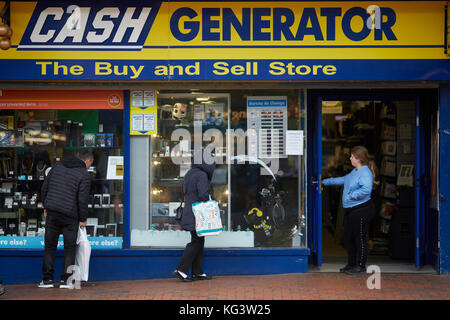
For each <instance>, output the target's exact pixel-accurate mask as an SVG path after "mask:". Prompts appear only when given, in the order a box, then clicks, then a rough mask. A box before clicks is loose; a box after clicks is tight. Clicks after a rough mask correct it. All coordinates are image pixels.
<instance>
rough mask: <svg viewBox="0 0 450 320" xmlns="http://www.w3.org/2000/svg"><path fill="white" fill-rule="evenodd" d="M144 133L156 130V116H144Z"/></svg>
mask: <svg viewBox="0 0 450 320" xmlns="http://www.w3.org/2000/svg"><path fill="white" fill-rule="evenodd" d="M143 116H144V131H153V130H155V115H154V114H144V115H143Z"/></svg>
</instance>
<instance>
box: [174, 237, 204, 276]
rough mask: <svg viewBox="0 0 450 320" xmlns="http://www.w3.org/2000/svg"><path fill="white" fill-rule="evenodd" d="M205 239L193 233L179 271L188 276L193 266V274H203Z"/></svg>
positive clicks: (178, 268)
mask: <svg viewBox="0 0 450 320" xmlns="http://www.w3.org/2000/svg"><path fill="white" fill-rule="evenodd" d="M204 247H205V237H199V236H198V235H197V233H196V232H195V231H191V242H190V243H188V244H187V245H186V248H185V249H184V252H183V256H182V257H181V260H180V264H179V265H178V267H177V270H179V271H181V272H183V273H185V274H188V273H189V269H190V268H191V266H192V274H193V275H200V274H203V249H204Z"/></svg>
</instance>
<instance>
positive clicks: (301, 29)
mask: <svg viewBox="0 0 450 320" xmlns="http://www.w3.org/2000/svg"><path fill="white" fill-rule="evenodd" d="M308 21H311V27H310V28H308ZM305 35H313V36H314V38H315V40H323V34H322V30H321V29H320V24H319V20H318V19H317V15H316V10H315V9H314V8H305V9H304V10H303V14H302V18H301V20H300V25H299V26H298V30H297V34H296V35H295V40H303V37H304V36H305Z"/></svg>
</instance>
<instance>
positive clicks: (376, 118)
mask: <svg viewBox="0 0 450 320" xmlns="http://www.w3.org/2000/svg"><path fill="white" fill-rule="evenodd" d="M335 97H339V98H340V99H333V98H335ZM335 97H333V96H321V97H319V96H318V97H316V98H315V99H313V100H315V106H316V108H315V110H312V109H311V108H310V109H309V111H310V115H309V118H310V125H311V126H312V127H313V128H314V129H313V131H314V132H315V134H313V135H312V137H309V143H311V144H312V146H310V149H309V150H311V151H312V152H313V153H314V155H313V156H312V157H310V159H311V164H310V167H309V170H310V173H311V174H310V180H311V181H310V182H311V183H310V185H311V187H310V189H311V193H310V194H311V195H312V197H310V199H311V201H310V207H309V209H310V212H311V213H312V216H310V217H311V218H312V219H310V220H311V224H310V227H311V229H312V235H311V239H310V240H311V244H312V245H311V246H310V248H311V251H312V261H311V262H312V264H313V265H315V266H318V267H320V269H322V270H327V271H331V272H336V271H338V269H339V268H340V267H342V266H344V265H345V264H346V262H347V253H346V251H345V248H344V246H343V243H342V234H343V222H344V210H343V208H342V200H341V199H342V189H343V187H323V186H322V185H321V181H322V179H324V178H328V177H340V176H344V175H346V174H347V173H349V172H350V171H351V170H352V169H353V167H352V166H351V163H350V160H349V157H350V149H351V148H352V147H353V146H356V145H363V146H365V147H366V148H367V149H368V151H369V155H370V158H371V160H373V161H374V163H375V164H376V167H377V175H376V181H377V184H376V185H375V187H374V190H373V192H372V199H373V201H374V203H375V208H376V209H375V210H376V212H375V217H374V218H373V220H372V222H371V225H370V228H369V234H368V237H369V256H368V261H367V264H368V265H371V264H376V265H379V266H382V270H383V269H384V271H386V270H387V269H389V270H388V271H392V272H402V271H403V272H411V271H412V272H414V271H420V270H422V271H423V270H433V269H432V268H425V269H424V268H421V267H423V266H424V265H427V264H431V262H430V250H431V249H430V248H431V247H432V245H431V242H432V241H433V240H432V239H431V238H432V237H430V235H431V234H432V232H433V231H432V230H430V229H429V224H430V221H428V218H427V216H428V215H427V214H426V213H427V212H429V211H430V208H431V207H432V205H431V203H430V184H431V180H432V177H431V174H432V171H433V168H432V161H433V160H432V157H430V155H431V151H432V150H431V148H430V143H429V140H428V139H429V138H430V137H431V131H432V128H431V125H430V116H429V115H425V114H424V112H423V110H422V111H421V108H420V102H421V99H420V98H419V97H414V96H408V97H400V98H398V97H395V98H393V97H391V96H387V95H384V96H383V95H379V96H372V97H370V96H363V97H358V96H342V95H340V96H335ZM361 98H363V99H361ZM368 98H369V99H368ZM310 102H311V99H310ZM429 111H430V110H427V113H430V112H429ZM311 126H310V128H311ZM313 149H314V150H313ZM419 268H420V269H419Z"/></svg>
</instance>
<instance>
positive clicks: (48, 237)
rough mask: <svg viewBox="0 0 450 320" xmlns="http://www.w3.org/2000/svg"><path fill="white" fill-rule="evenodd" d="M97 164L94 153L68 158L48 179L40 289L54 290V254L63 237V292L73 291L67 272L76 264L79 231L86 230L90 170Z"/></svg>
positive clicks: (43, 197)
mask: <svg viewBox="0 0 450 320" xmlns="http://www.w3.org/2000/svg"><path fill="white" fill-rule="evenodd" d="M93 162H94V157H93V155H92V153H91V152H89V151H83V152H81V153H80V154H79V155H78V156H77V157H75V156H72V155H70V156H67V157H65V158H64V159H63V160H62V161H61V162H58V163H56V164H55V165H54V166H53V168H52V169H51V170H50V172H49V173H48V176H47V177H46V178H45V180H44V183H43V185H42V189H41V200H42V203H43V205H44V208H45V210H44V215H45V216H46V223H45V249H44V258H43V264H42V273H43V280H42V281H41V283H40V284H39V287H40V288H52V287H53V286H54V284H53V272H54V269H53V267H54V262H55V253H56V248H57V246H58V237H59V235H60V234H61V233H62V234H63V237H64V266H63V268H64V269H63V272H62V274H61V285H60V288H71V286H72V285H71V284H67V283H66V282H67V279H68V277H69V276H70V274H69V273H67V268H68V267H69V266H71V265H74V264H75V254H76V247H77V244H76V241H77V235H78V227H79V226H80V227H85V226H86V224H87V222H86V220H87V214H88V201H89V192H90V187H91V181H90V176H89V173H88V172H87V169H88V168H89V167H90V166H91V165H92V163H93Z"/></svg>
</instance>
